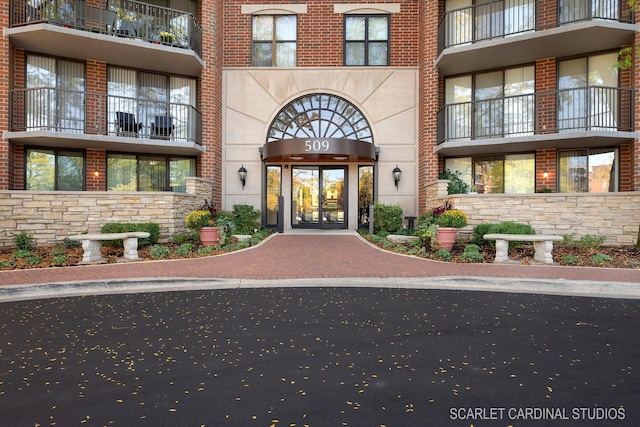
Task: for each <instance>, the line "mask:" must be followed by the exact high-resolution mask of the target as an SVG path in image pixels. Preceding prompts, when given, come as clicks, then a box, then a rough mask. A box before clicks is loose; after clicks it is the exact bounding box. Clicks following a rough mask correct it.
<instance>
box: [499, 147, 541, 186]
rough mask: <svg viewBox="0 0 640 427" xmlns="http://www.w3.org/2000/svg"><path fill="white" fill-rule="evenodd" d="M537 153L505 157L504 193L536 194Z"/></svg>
mask: <svg viewBox="0 0 640 427" xmlns="http://www.w3.org/2000/svg"><path fill="white" fill-rule="evenodd" d="M535 169H536V155H535V153H526V154H508V155H505V156H504V192H505V193H507V194H526V193H534V192H535V186H536V181H535Z"/></svg>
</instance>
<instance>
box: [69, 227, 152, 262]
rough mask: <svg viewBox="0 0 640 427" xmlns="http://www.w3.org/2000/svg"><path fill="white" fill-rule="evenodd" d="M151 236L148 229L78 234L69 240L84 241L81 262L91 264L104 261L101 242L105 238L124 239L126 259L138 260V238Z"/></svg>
mask: <svg viewBox="0 0 640 427" xmlns="http://www.w3.org/2000/svg"><path fill="white" fill-rule="evenodd" d="M146 237H149V233H147V232H146V231H135V232H130V233H96V234H77V235H75V236H69V237H68V239H69V240H80V241H82V249H83V250H84V254H83V255H82V261H81V262H80V264H91V263H97V262H102V261H104V259H103V258H102V254H101V253H100V246H101V245H100V242H101V241H103V240H122V242H123V245H124V259H125V260H126V261H137V260H138V239H143V238H146Z"/></svg>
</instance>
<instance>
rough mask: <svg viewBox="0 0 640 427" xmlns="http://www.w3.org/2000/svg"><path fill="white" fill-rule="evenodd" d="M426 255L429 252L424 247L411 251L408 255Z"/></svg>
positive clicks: (414, 248)
mask: <svg viewBox="0 0 640 427" xmlns="http://www.w3.org/2000/svg"><path fill="white" fill-rule="evenodd" d="M426 253H427V250H426V249H425V248H424V247H423V246H420V247H413V248H411V249H409V251H408V252H407V255H425V254H426Z"/></svg>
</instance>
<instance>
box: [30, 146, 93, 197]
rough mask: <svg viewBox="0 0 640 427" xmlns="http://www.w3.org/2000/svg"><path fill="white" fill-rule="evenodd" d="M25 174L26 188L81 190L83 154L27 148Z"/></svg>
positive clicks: (82, 186)
mask: <svg viewBox="0 0 640 427" xmlns="http://www.w3.org/2000/svg"><path fill="white" fill-rule="evenodd" d="M25 175H26V176H25V182H26V188H27V190H34V191H54V190H58V191H83V190H84V179H85V178H84V177H85V166H84V154H83V153H82V152H80V151H67V150H47V149H41V148H30V149H27V151H26V167H25Z"/></svg>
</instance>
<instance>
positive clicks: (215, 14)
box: [198, 1, 223, 207]
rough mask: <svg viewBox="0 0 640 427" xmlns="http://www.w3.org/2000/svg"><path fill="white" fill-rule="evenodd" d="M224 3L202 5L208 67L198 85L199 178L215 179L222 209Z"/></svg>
mask: <svg viewBox="0 0 640 427" xmlns="http://www.w3.org/2000/svg"><path fill="white" fill-rule="evenodd" d="M222 3H223V2H221V1H205V2H199V7H200V8H201V10H200V16H201V24H202V55H203V59H204V62H205V63H206V64H207V66H206V68H204V69H203V70H202V75H201V78H200V84H199V96H200V100H199V101H200V105H199V108H200V111H201V112H202V141H203V142H202V143H203V146H204V147H205V148H206V152H205V153H204V154H202V156H201V157H200V162H199V164H198V176H201V177H203V178H210V179H213V181H214V183H213V194H212V196H211V198H212V199H213V202H214V203H216V205H217V206H218V207H220V206H222V181H221V179H222V31H221V29H222V19H221V18H222V9H223V6H222Z"/></svg>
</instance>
